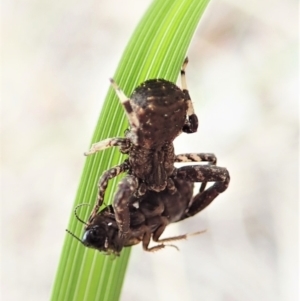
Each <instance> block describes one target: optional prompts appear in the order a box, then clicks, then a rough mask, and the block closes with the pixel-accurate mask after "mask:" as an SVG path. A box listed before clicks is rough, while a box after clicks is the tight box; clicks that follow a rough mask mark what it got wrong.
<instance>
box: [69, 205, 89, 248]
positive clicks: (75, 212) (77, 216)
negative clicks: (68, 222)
mask: <svg viewBox="0 0 300 301" xmlns="http://www.w3.org/2000/svg"><path fill="white" fill-rule="evenodd" d="M82 206H89V204H87V203H82V204H79V205H77V206H76V207H75V209H74V214H75V216H76V218H77V220H79V221H80V222H81V223H83V224H85V225H86V226H88V224H87V223H86V222H85V221H84V220H82V219H81V218H80V217H79V215H78V214H77V209H78V208H79V207H82ZM66 231H67V232H68V233H69V234H70V235H71V236H73V237H74V238H76V239H77V240H78V241H80V242H81V243H83V242H82V241H81V239H80V238H79V237H77V236H76V235H75V234H74V233H72V232H71V231H70V230H68V229H66Z"/></svg>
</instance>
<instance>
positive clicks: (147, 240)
mask: <svg viewBox="0 0 300 301" xmlns="http://www.w3.org/2000/svg"><path fill="white" fill-rule="evenodd" d="M150 240H151V230H150V229H147V230H146V231H145V232H144V236H143V249H144V250H145V251H147V252H156V251H158V250H161V249H163V248H165V247H173V248H175V249H176V250H178V248H177V247H176V246H174V245H169V244H168V245H165V244H159V245H156V246H153V247H151V248H149V244H150Z"/></svg>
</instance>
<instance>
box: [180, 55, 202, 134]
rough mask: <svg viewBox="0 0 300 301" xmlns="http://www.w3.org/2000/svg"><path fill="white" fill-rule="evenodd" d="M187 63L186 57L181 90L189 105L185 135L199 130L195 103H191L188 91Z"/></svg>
mask: <svg viewBox="0 0 300 301" xmlns="http://www.w3.org/2000/svg"><path fill="white" fill-rule="evenodd" d="M187 63H188V58H187V57H186V58H185V60H184V62H183V65H182V67H181V88H182V92H183V94H184V99H185V101H186V102H187V105H188V110H187V115H188V120H187V122H186V123H185V125H184V126H183V128H182V131H183V132H185V133H195V132H197V129H198V118H197V115H196V114H195V111H194V107H193V103H192V101H191V97H190V95H189V91H188V89H187V84H186V78H185V68H186V66H187Z"/></svg>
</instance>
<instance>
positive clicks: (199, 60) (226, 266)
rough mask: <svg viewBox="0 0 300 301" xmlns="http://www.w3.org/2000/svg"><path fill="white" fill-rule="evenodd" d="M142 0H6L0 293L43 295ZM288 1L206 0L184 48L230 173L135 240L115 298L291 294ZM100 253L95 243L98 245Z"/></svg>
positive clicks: (293, 202) (193, 85)
mask: <svg viewBox="0 0 300 301" xmlns="http://www.w3.org/2000/svg"><path fill="white" fill-rule="evenodd" d="M150 2H151V1H149V0H148V1H141V0H110V1H103V0H98V1H94V0H86V1H74V0H72V1H71V0H63V1H52V0H51V1H50V0H28V1H21V0H20V1H17V0H15V1H13V0H10V1H9V0H7V1H4V3H3V4H2V22H3V24H2V32H3V35H2V41H3V43H2V44H3V49H2V54H3V56H2V58H3V59H2V67H3V68H2V69H3V70H2V109H1V128H2V134H1V138H2V151H1V154H2V163H1V173H2V179H1V183H2V185H1V186H2V189H1V199H2V200H1V204H2V206H1V207H2V208H1V215H2V216H1V222H2V224H1V227H2V229H1V230H2V231H1V245H2V247H1V273H2V279H1V284H2V294H3V300H31V301H34V300H39V301H40V300H48V299H49V296H50V291H51V286H52V283H53V279H54V276H55V272H56V268H57V264H58V259H59V256H60V251H61V247H62V243H63V239H64V235H65V232H64V229H65V228H66V226H67V222H68V218H69V216H70V212H71V208H72V204H73V200H74V197H75V193H76V188H77V185H78V182H79V178H80V175H81V171H82V167H83V164H84V160H85V158H84V157H83V155H82V153H83V151H85V150H86V149H87V147H88V146H89V143H90V139H91V135H92V132H93V130H94V126H95V124H96V120H97V118H98V114H99V112H100V108H101V105H102V101H103V99H104V96H105V94H106V92H107V89H108V86H109V82H108V78H109V77H110V76H112V75H113V73H114V71H115V69H116V66H117V64H118V62H119V59H120V56H121V54H122V52H123V50H124V47H125V46H126V44H127V42H128V40H129V37H130V36H131V34H132V32H133V30H134V28H135V26H136V24H137V23H138V21H139V19H140V18H141V16H142V15H143V13H144V11H145V10H146V8H147V7H148V5H149V3H150ZM297 4H298V3H297V1H292V0H290V1H279V0H272V1H271V0H268V1H259V0H254V1H251V2H248V3H245V2H243V1H239V0H222V1H221V0H219V1H218V0H215V1H211V3H210V5H209V7H208V9H207V11H206V13H205V16H204V18H203V19H202V21H201V24H200V26H199V28H198V31H197V33H196V35H195V37H194V39H193V42H192V44H191V46H190V49H189V51H188V56H189V59H190V64H189V66H188V70H187V79H188V85H189V89H190V93H191V96H192V99H193V100H194V102H195V108H196V112H197V114H198V116H199V120H200V126H199V131H198V133H197V134H195V135H192V136H191V135H181V136H180V137H179V138H178V139H177V140H176V142H175V147H176V152H177V153H181V152H199V151H201V152H214V153H215V154H217V156H218V158H219V161H218V164H219V165H220V166H226V167H227V168H228V169H229V171H230V174H231V178H232V181H231V183H230V187H229V189H228V191H227V192H226V193H224V194H223V195H221V196H220V197H218V198H217V199H216V200H215V202H214V203H213V204H212V205H211V206H210V207H209V208H208V209H207V210H205V211H204V212H203V213H201V214H199V215H198V216H196V217H193V218H192V219H190V220H187V221H185V222H182V223H179V224H176V225H172V226H170V227H169V229H168V231H167V232H166V236H168V235H177V234H182V233H186V232H187V233H191V232H194V231H197V230H202V229H207V230H208V231H207V233H205V234H203V235H202V236H196V237H191V238H190V239H189V240H188V241H182V242H178V243H177V245H178V246H179V248H180V252H177V251H176V250H174V249H172V248H169V249H168V248H167V249H165V250H163V251H160V252H157V253H155V254H148V253H145V252H143V251H142V248H141V246H136V247H134V248H133V251H132V256H131V261H130V265H129V269H128V275H127V278H126V282H125V286H124V289H123V293H122V298H121V299H122V301H127V300H132V301H135V300H144V301H148V300H149V301H150V300H160V301H165V300H173V301H179V300H187V301H190V300H191V301H195V300H208V301H253V300H256V301H262V300H263V301H269V300H272V301H283V300H284V301H292V300H297V295H296V294H297V292H298V278H297V277H298V186H299V182H298V181H299V179H298V138H299V137H298V100H299V97H298V80H299V77H298V40H297V35H298V32H297V28H298V27H297V26H298V23H297V21H298V20H297V8H298V5H297ZM99 256H100V255H99Z"/></svg>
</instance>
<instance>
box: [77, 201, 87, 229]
mask: <svg viewBox="0 0 300 301" xmlns="http://www.w3.org/2000/svg"><path fill="white" fill-rule="evenodd" d="M82 206H90V204H87V203H82V204H79V205H77V206H76V207H75V209H74V214H75V216H76V218H77V219H78V220H79V221H80V222H81V223H83V224H85V225H86V226H88V223H86V222H85V221H84V220H82V219H81V218H80V217H79V216H78V214H77V209H78V208H79V207H82Z"/></svg>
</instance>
